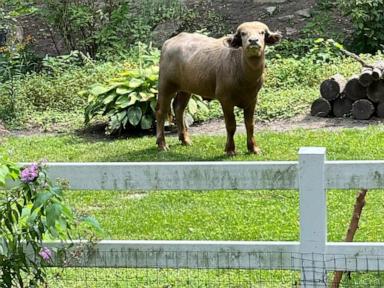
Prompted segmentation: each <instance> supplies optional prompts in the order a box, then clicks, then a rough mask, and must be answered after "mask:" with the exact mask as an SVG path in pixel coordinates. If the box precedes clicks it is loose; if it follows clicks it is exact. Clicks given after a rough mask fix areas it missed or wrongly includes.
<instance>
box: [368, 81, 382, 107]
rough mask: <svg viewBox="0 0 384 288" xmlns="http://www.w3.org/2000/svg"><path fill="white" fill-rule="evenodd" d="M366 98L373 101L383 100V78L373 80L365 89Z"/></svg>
mask: <svg viewBox="0 0 384 288" xmlns="http://www.w3.org/2000/svg"><path fill="white" fill-rule="evenodd" d="M367 95H368V99H369V100H371V101H372V102H373V103H381V102H384V80H379V81H375V82H373V83H372V84H371V85H370V86H369V87H368V90H367Z"/></svg>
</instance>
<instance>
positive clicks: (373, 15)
mask: <svg viewBox="0 0 384 288" xmlns="http://www.w3.org/2000/svg"><path fill="white" fill-rule="evenodd" d="M338 4H339V7H340V8H341V10H342V11H343V12H344V13H345V15H347V16H349V17H350V18H351V20H352V23H353V25H354V28H355V31H354V35H353V38H354V39H353V44H352V48H353V49H354V50H356V51H358V52H368V53H374V52H376V51H377V50H379V49H383V46H382V45H383V44H384V34H383V30H384V1H383V0H364V1H362V0H338Z"/></svg>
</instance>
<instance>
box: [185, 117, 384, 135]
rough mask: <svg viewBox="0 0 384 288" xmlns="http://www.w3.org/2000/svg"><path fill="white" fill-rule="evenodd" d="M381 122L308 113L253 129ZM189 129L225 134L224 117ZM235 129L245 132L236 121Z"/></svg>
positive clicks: (331, 127)
mask: <svg viewBox="0 0 384 288" xmlns="http://www.w3.org/2000/svg"><path fill="white" fill-rule="evenodd" d="M383 123H384V120H383V119H371V120H354V119H350V118H319V117H312V116H309V115H300V116H296V117H294V118H291V119H284V120H276V121H271V122H267V123H265V122H263V123H256V125H255V130H256V131H275V132H285V131H291V130H295V129H308V130H315V129H316V130H317V129H325V130H331V131H332V130H340V129H343V128H367V127H368V126H375V125H380V124H383ZM189 130H190V132H191V134H197V135H198V134H204V135H225V133H226V131H225V123H224V119H218V120H211V121H208V122H204V123H201V124H199V125H194V126H192V127H190V128H189ZM236 131H237V133H245V127H244V124H243V123H237V129H236Z"/></svg>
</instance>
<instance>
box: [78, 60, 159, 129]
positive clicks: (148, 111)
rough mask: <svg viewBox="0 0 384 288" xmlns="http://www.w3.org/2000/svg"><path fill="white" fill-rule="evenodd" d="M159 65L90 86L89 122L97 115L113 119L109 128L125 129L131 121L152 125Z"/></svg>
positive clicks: (86, 120) (143, 127)
mask: <svg viewBox="0 0 384 288" xmlns="http://www.w3.org/2000/svg"><path fill="white" fill-rule="evenodd" d="M158 73H159V71H158V68H157V67H156V66H152V67H149V68H146V69H142V70H139V69H135V70H130V71H127V72H123V73H121V74H120V77H119V78H115V79H113V80H112V81H111V82H110V83H109V84H108V85H106V86H105V85H100V84H96V85H94V86H92V87H91V88H90V91H89V92H90V97H89V100H88V101H89V104H88V106H87V108H86V109H85V122H86V123H89V121H90V120H91V119H92V118H93V117H95V116H96V115H103V116H104V115H105V116H107V117H108V119H109V125H108V131H109V132H115V131H121V130H123V129H125V128H126V127H127V124H128V123H129V124H130V125H132V126H134V127H136V126H139V124H140V127H141V129H144V130H145V129H150V128H151V127H152V124H153V121H154V118H153V112H154V111H155V107H156V93H157V90H156V87H157V80H158Z"/></svg>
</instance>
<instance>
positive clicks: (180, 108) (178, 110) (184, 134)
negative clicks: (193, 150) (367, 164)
mask: <svg viewBox="0 0 384 288" xmlns="http://www.w3.org/2000/svg"><path fill="white" fill-rule="evenodd" d="M190 98H191V93H187V92H178V93H177V94H176V97H175V99H174V100H173V111H174V112H175V117H176V125H177V131H178V134H179V140H180V141H181V144H183V145H191V143H192V142H191V139H190V138H189V133H188V129H187V127H186V125H185V119H184V111H185V108H186V107H187V105H188V101H189V99H190Z"/></svg>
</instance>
